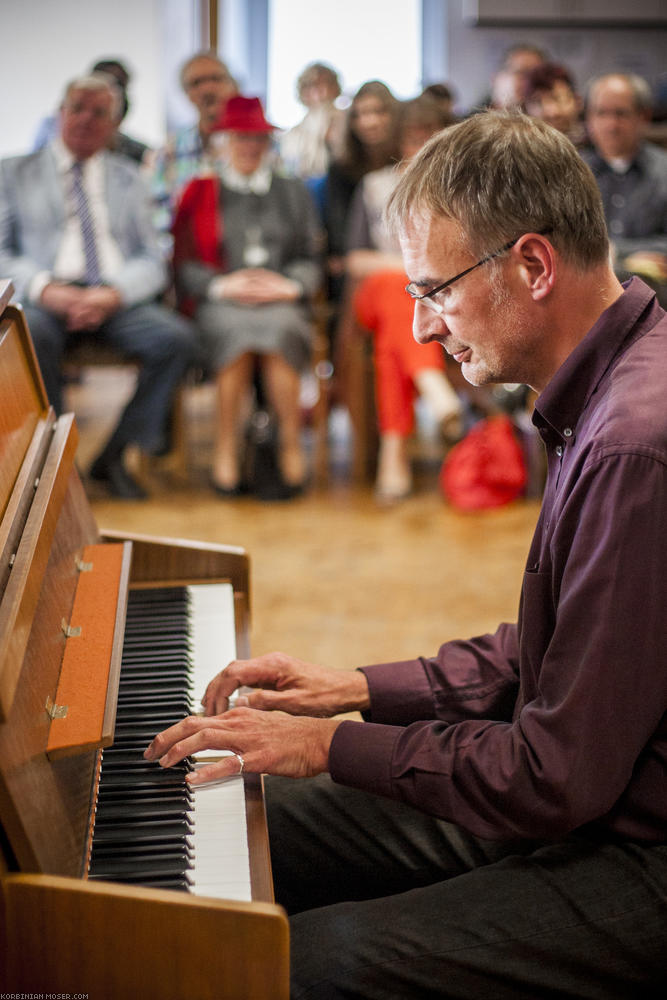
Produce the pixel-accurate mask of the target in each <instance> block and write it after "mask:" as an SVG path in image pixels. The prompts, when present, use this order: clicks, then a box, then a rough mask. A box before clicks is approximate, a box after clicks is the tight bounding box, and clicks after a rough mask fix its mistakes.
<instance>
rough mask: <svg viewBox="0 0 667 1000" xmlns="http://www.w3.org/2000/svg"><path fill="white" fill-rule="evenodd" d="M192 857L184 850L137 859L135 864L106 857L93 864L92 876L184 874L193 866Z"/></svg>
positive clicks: (123, 859) (122, 859) (121, 859)
mask: <svg viewBox="0 0 667 1000" xmlns="http://www.w3.org/2000/svg"><path fill="white" fill-rule="evenodd" d="M191 867H192V865H191V864H190V859H189V858H188V857H187V855H186V854H184V853H183V852H175V853H173V854H165V855H153V856H148V857H143V858H141V859H140V860H139V859H137V864H136V865H135V866H133V865H132V864H131V862H130V861H129V860H127V859H125V858H106V859H105V860H104V861H103V862H100V863H99V864H96V865H94V866H93V865H91V870H90V877H92V878H116V877H119V876H123V875H131V876H135V875H137V874H141V875H142V876H144V875H160V876H165V875H182V873H183V872H184V871H186V870H187V869H188V868H191Z"/></svg>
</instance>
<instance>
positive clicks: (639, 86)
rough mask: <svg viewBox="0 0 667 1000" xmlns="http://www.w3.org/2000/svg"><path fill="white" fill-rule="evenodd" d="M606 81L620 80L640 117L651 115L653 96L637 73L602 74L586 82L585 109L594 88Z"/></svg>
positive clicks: (645, 82)
mask: <svg viewBox="0 0 667 1000" xmlns="http://www.w3.org/2000/svg"><path fill="white" fill-rule="evenodd" d="M606 80H622V81H623V82H624V83H625V84H627V86H628V88H629V90H630V93H631V94H632V99H633V101H634V105H635V111H636V112H637V113H638V114H640V115H650V114H651V111H652V109H653V94H652V93H651V88H650V86H649V84H648V82H647V81H646V80H645V79H644V77H643V76H638V75H637V73H602V74H601V75H600V76H594V77H593V79H592V80H589V81H588V84H587V86H586V100H585V104H586V109H588V104H589V101H590V99H591V94H592V93H593V90H594V89H595V87H597V86H598V84H600V83H604V82H605V81H606Z"/></svg>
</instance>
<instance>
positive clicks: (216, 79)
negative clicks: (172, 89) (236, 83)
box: [185, 73, 231, 90]
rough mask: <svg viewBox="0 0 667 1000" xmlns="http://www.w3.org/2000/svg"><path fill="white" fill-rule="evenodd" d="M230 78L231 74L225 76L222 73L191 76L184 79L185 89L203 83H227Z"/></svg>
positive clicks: (193, 88) (192, 88)
mask: <svg viewBox="0 0 667 1000" xmlns="http://www.w3.org/2000/svg"><path fill="white" fill-rule="evenodd" d="M229 80H231V76H227V75H226V74H224V73H207V74H205V75H203V76H193V77H192V78H191V79H190V80H186V81H185V89H186V90H195V88H196V87H201V86H202V84H204V83H227V82H228V81H229Z"/></svg>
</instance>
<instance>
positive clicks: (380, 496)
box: [373, 486, 412, 507]
mask: <svg viewBox="0 0 667 1000" xmlns="http://www.w3.org/2000/svg"><path fill="white" fill-rule="evenodd" d="M373 496H374V497H375V502H376V504H377V505H378V507H394V506H395V505H396V504H399V503H402V501H403V500H407V499H408V497H409V496H412V486H407V487H406V488H405V489H402V490H399V489H396V490H390V489H387V488H384V489H382V488H380V487H376V488H375V491H374V493H373Z"/></svg>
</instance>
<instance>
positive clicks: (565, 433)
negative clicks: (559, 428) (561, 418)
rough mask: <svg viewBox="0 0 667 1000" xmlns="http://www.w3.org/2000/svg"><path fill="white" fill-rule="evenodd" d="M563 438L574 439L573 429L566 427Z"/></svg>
mask: <svg viewBox="0 0 667 1000" xmlns="http://www.w3.org/2000/svg"><path fill="white" fill-rule="evenodd" d="M563 437H566V438H571V437H572V428H571V427H566V428H565V429H564V430H563Z"/></svg>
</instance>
